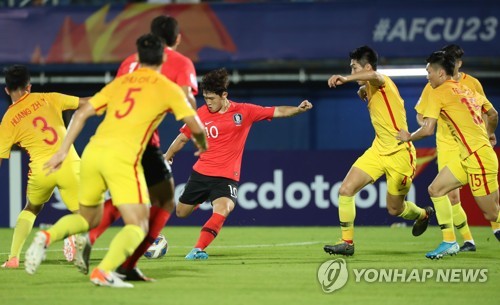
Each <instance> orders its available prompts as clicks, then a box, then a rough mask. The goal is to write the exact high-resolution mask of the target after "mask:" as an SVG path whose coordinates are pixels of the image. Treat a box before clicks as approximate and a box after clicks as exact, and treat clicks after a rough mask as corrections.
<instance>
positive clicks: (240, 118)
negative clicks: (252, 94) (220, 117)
mask: <svg viewBox="0 0 500 305" xmlns="http://www.w3.org/2000/svg"><path fill="white" fill-rule="evenodd" d="M233 121H234V124H236V125H241V122H242V121H243V116H242V115H241V113H236V114H234V115H233Z"/></svg>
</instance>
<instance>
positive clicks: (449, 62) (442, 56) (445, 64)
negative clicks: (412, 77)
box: [427, 51, 455, 75]
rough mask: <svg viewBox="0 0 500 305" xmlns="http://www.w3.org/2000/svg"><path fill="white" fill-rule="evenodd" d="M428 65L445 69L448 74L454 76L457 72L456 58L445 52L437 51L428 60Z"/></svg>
mask: <svg viewBox="0 0 500 305" xmlns="http://www.w3.org/2000/svg"><path fill="white" fill-rule="evenodd" d="M427 63H428V64H430V65H437V66H440V67H441V68H443V69H444V71H445V72H446V74H448V75H453V72H454V71H455V58H453V56H452V55H450V54H448V53H446V52H445V51H436V52H434V53H432V54H431V55H430V56H429V57H428V58H427Z"/></svg>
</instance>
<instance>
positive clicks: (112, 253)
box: [97, 225, 146, 272]
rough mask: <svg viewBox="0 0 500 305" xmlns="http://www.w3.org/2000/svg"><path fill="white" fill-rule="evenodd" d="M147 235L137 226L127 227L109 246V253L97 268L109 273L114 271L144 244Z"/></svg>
mask: <svg viewBox="0 0 500 305" xmlns="http://www.w3.org/2000/svg"><path fill="white" fill-rule="evenodd" d="M145 236H146V233H144V231H143V230H142V229H141V228H140V227H139V226H137V225H126V226H125V227H123V229H121V230H120V232H118V234H116V236H115V238H113V240H112V241H111V244H110V245H109V251H108V253H106V255H105V256H104V258H103V259H102V261H101V263H100V264H99V266H97V268H99V269H101V270H104V271H106V272H108V271H114V270H115V269H116V268H117V267H118V266H120V265H121V264H122V263H123V262H124V261H125V260H126V259H127V257H129V256H130V255H132V253H134V251H135V249H136V248H137V247H138V246H139V244H140V243H141V242H142V240H143V239H144V237H145Z"/></svg>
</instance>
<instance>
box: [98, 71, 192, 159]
mask: <svg viewBox="0 0 500 305" xmlns="http://www.w3.org/2000/svg"><path fill="white" fill-rule="evenodd" d="M89 103H90V104H91V105H92V106H93V107H94V108H95V110H96V112H97V114H102V113H104V112H106V116H105V117H104V120H103V121H102V122H101V124H100V125H99V127H98V128H97V131H96V133H95V135H94V136H93V137H92V138H91V140H90V143H91V144H93V145H98V146H101V147H108V148H109V149H112V150H113V151H117V152H118V154H119V155H120V156H123V157H125V158H128V160H135V159H136V158H138V157H139V158H140V157H142V152H143V149H144V147H145V146H146V144H147V142H148V141H149V139H150V138H151V135H152V133H153V131H154V130H155V129H156V127H158V125H159V124H160V122H161V121H162V119H163V118H164V116H165V114H166V113H167V112H173V113H174V115H175V117H176V119H177V120H181V119H183V118H185V117H188V116H194V115H195V114H196V112H195V111H194V110H193V108H192V107H191V106H190V105H189V103H188V102H187V99H186V96H185V94H184V92H183V91H182V89H181V88H180V87H179V86H178V85H176V84H175V83H173V82H171V81H170V80H168V79H167V78H166V77H165V76H163V75H161V74H160V73H158V72H156V71H153V70H151V69H147V68H139V69H137V70H136V71H134V72H132V73H130V74H125V75H123V76H120V77H118V78H116V79H114V80H113V81H112V82H111V83H109V84H108V85H106V86H105V87H104V88H103V89H102V90H101V91H100V92H99V93H97V94H96V95H95V96H94V97H92V98H91V99H90V101H89ZM132 158H133V159H132Z"/></svg>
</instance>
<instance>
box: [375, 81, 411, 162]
mask: <svg viewBox="0 0 500 305" xmlns="http://www.w3.org/2000/svg"><path fill="white" fill-rule="evenodd" d="M384 79H385V84H384V85H383V86H379V87H376V86H372V85H370V84H369V83H367V87H366V91H367V97H368V111H369V112H370V119H371V121H372V125H373V128H374V129H375V140H374V141H373V144H372V146H373V147H374V148H375V149H376V150H377V152H378V153H379V154H381V155H389V154H391V153H393V152H396V151H398V150H400V149H403V148H405V146H404V145H398V141H397V140H396V136H397V134H398V131H399V130H400V129H405V130H407V129H408V124H407V122H406V111H405V107H404V101H403V99H402V98H401V96H400V95H399V91H398V88H397V87H396V85H395V84H394V82H393V81H392V80H391V79H390V78H389V77H388V76H385V75H384Z"/></svg>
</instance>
